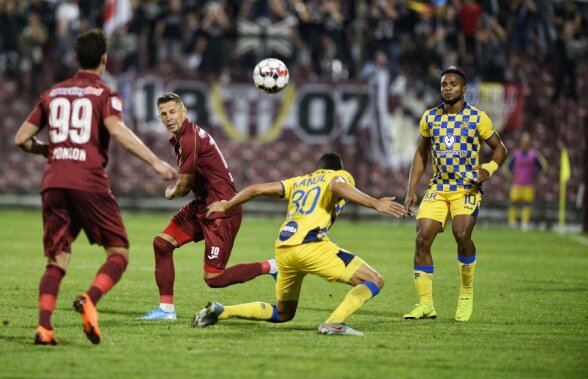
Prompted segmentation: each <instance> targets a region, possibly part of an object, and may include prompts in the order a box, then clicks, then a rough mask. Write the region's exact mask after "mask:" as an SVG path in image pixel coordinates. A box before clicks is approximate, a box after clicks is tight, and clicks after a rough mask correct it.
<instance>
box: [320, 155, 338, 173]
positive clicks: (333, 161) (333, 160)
mask: <svg viewBox="0 0 588 379" xmlns="http://www.w3.org/2000/svg"><path fill="white" fill-rule="evenodd" d="M316 166H317V168H318V169H319V170H320V169H324V170H342V169H343V160H342V159H341V156H340V155H339V154H337V153H325V154H323V156H322V157H321V159H319V160H318V162H317V164H316Z"/></svg>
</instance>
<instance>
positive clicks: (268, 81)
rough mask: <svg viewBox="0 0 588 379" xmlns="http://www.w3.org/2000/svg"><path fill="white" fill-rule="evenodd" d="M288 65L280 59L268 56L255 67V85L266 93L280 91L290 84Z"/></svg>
mask: <svg viewBox="0 0 588 379" xmlns="http://www.w3.org/2000/svg"><path fill="white" fill-rule="evenodd" d="M288 80H290V74H289V73H288V67H286V65H285V64H284V62H282V61H281V60H279V59H276V58H266V59H264V60H262V61H260V62H259V63H258V64H257V65H256V66H255V69H253V82H254V83H255V86H256V87H257V88H259V89H260V90H262V91H263V92H265V93H276V92H280V91H281V90H283V89H284V88H286V86H287V85H288Z"/></svg>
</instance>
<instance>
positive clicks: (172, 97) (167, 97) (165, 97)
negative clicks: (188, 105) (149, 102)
mask: <svg viewBox="0 0 588 379" xmlns="http://www.w3.org/2000/svg"><path fill="white" fill-rule="evenodd" d="M170 101H173V102H174V103H179V104H182V105H184V102H183V101H182V98H181V97H180V95H178V94H177V93H173V92H166V93H164V94H162V95H160V96H159V97H158V98H157V106H160V105H161V104H163V103H168V102H170Z"/></svg>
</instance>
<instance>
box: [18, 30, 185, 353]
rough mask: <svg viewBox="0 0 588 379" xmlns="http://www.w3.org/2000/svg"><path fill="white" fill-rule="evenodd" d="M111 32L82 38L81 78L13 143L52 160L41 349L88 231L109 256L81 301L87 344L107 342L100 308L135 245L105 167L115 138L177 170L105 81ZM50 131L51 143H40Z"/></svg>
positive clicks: (49, 94)
mask: <svg viewBox="0 0 588 379" xmlns="http://www.w3.org/2000/svg"><path fill="white" fill-rule="evenodd" d="M106 45H107V39H106V34H105V33H104V31H102V30H99V29H92V30H89V31H87V32H86V33H83V34H81V35H80V36H78V38H77V39H76V42H75V52H76V56H77V59H78V62H79V65H80V70H79V71H78V73H77V74H76V75H75V76H74V77H72V78H71V79H68V80H66V81H64V82H61V83H59V84H57V85H55V86H54V87H52V88H50V89H49V90H48V91H46V92H45V93H43V94H42V95H41V98H40V100H39V102H38V103H37V105H36V106H35V108H34V109H33V111H32V112H31V113H30V115H29V116H28V118H27V120H26V121H25V122H24V123H23V125H22V126H21V127H20V129H19V130H18V132H17V133H16V137H15V139H14V141H15V143H16V144H17V145H18V146H19V147H20V148H21V149H23V150H24V151H26V152H28V153H32V154H41V155H44V156H45V157H47V166H46V168H45V174H44V176H43V180H42V182H41V198H42V211H43V228H44V231H43V244H44V249H45V256H47V260H48V263H47V267H46V269H45V273H44V274H43V277H42V278H41V283H40V285H39V326H38V328H37V331H36V334H35V344H41V345H55V344H57V343H58V341H57V339H55V337H54V335H53V327H52V325H51V315H52V313H53V311H54V310H55V303H56V300H57V294H58V293H59V286H60V284H61V280H62V279H63V276H64V275H65V272H66V270H67V266H68V264H69V260H70V257H71V244H72V242H73V241H74V240H75V239H76V237H77V235H78V234H79V232H80V230H81V229H83V230H84V231H85V233H86V235H87V236H88V239H89V240H90V243H96V244H99V245H102V246H104V249H105V251H106V255H107V259H106V262H105V263H104V265H103V266H102V267H101V268H100V270H99V271H98V274H97V275H96V278H95V279H94V282H93V283H92V285H91V286H90V288H89V289H88V291H87V292H86V293H83V294H81V295H80V296H78V297H77V298H76V300H75V301H74V308H75V309H76V310H77V311H78V312H80V315H81V317H82V321H83V325H84V332H85V333H86V336H87V337H88V339H89V340H90V341H91V342H92V343H94V344H98V343H100V328H99V326H98V313H97V311H96V303H97V302H98V301H99V300H100V298H101V297H102V296H103V295H104V294H106V293H107V292H108V291H109V290H110V289H111V288H112V287H113V286H114V285H115V284H116V283H117V282H118V280H119V279H120V277H121V276H122V274H123V272H124V270H125V268H126V266H127V262H128V255H129V251H128V248H129V243H128V239H127V233H126V231H125V227H124V225H123V221H122V218H121V214H120V210H119V207H118V205H117V203H116V199H115V198H114V195H113V194H112V191H111V190H110V185H109V182H108V177H107V175H106V172H105V170H104V168H105V166H106V163H107V160H108V158H107V152H108V144H109V141H110V137H112V138H114V140H115V141H116V142H118V143H119V144H121V145H122V146H123V147H124V148H125V149H126V150H128V151H129V152H131V153H132V154H134V155H136V156H137V157H139V158H141V159H142V160H144V161H145V162H147V163H148V164H149V165H150V166H151V167H152V168H153V169H154V170H155V171H156V172H157V173H158V174H159V175H161V177H162V178H163V179H166V180H171V179H174V178H175V177H176V171H175V170H174V169H173V168H172V167H171V166H170V165H169V164H167V163H166V162H164V161H162V160H161V159H159V158H158V157H157V156H155V154H153V152H151V150H149V148H147V147H146V146H145V145H144V144H143V142H142V141H141V140H140V139H139V138H138V137H137V136H136V135H135V134H134V133H133V132H132V131H131V130H130V129H128V128H127V127H126V125H125V123H124V121H123V118H122V99H121V97H120V96H119V94H118V93H116V92H114V91H113V90H112V89H110V88H109V87H108V86H107V85H106V84H104V82H102V81H101V80H100V76H101V75H102V73H103V72H104V69H105V67H106V61H107V59H108V55H107V52H106ZM44 128H46V129H47V130H48V137H49V142H48V143H43V142H41V141H39V140H37V139H36V138H35V135H36V134H37V133H39V132H40V131H41V130H42V129H44Z"/></svg>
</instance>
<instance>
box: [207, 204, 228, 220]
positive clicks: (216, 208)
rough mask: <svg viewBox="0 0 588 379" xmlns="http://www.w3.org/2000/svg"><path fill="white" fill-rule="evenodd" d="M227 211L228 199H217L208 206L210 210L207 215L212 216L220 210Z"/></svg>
mask: <svg viewBox="0 0 588 379" xmlns="http://www.w3.org/2000/svg"><path fill="white" fill-rule="evenodd" d="M226 211H227V201H226V200H221V201H215V202H214V203H212V204H210V205H209V206H208V212H206V217H208V216H210V215H211V214H213V213H219V212H226Z"/></svg>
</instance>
